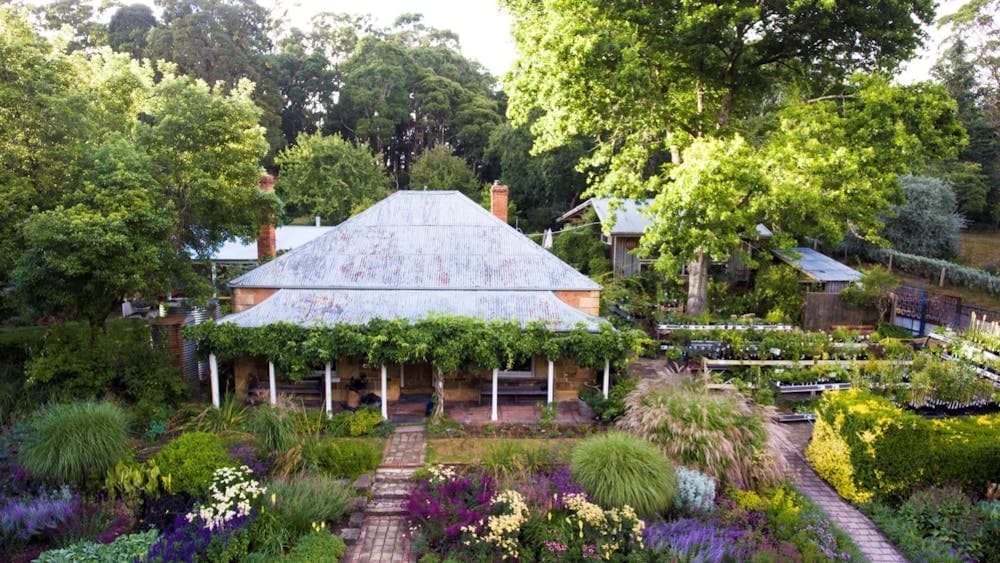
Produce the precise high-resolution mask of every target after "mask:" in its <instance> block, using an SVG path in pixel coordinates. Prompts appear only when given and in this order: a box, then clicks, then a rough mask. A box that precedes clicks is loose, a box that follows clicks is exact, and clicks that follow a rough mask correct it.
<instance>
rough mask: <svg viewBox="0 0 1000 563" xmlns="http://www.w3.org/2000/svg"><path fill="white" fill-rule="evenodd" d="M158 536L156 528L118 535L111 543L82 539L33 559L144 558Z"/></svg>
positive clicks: (99, 562)
mask: <svg viewBox="0 0 1000 563" xmlns="http://www.w3.org/2000/svg"><path fill="white" fill-rule="evenodd" d="M158 537H159V532H158V531H157V530H149V531H146V532H140V533H137V534H126V535H124V536H118V538H116V539H115V541H113V542H111V543H98V542H90V541H84V542H79V543H75V544H73V545H71V546H69V547H65V548H63V549H51V550H49V551H46V552H44V553H42V554H41V555H39V556H38V559H35V561H36V562H37V563H71V562H79V561H93V562H95V563H118V562H119V561H135V560H141V559H143V558H145V556H146V553H147V552H148V551H149V548H150V547H152V546H153V544H154V543H156V540H157V539H158Z"/></svg>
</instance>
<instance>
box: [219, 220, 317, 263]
mask: <svg viewBox="0 0 1000 563" xmlns="http://www.w3.org/2000/svg"><path fill="white" fill-rule="evenodd" d="M331 229H333V227H314V226H312V225H284V226H281V227H278V228H276V229H275V230H274V231H275V234H274V238H275V242H276V243H277V247H278V252H281V251H285V252H287V251H289V250H292V249H294V248H298V247H300V246H302V245H303V244H305V243H307V242H309V241H311V240H313V239H315V238H317V237H319V236H322V235H325V234H326V233H328V232H330V230H331ZM210 259H211V260H213V261H215V262H256V261H257V241H253V242H249V243H247V242H240V241H238V240H230V241H227V242H226V243H225V244H223V245H222V246H221V247H220V248H219V250H217V251H216V252H215V253H214V254H212V256H211V257H210Z"/></svg>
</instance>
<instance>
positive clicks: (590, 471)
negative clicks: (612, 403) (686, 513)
mask: <svg viewBox="0 0 1000 563" xmlns="http://www.w3.org/2000/svg"><path fill="white" fill-rule="evenodd" d="M570 471H571V472H572V473H573V478H574V479H575V480H576V481H577V482H578V483H579V484H580V486H582V487H583V489H584V490H585V491H587V494H588V495H589V496H590V498H592V499H593V500H594V502H596V503H597V504H599V505H601V506H606V507H613V508H621V507H624V506H631V507H632V508H634V509H635V511H636V513H637V514H639V515H640V516H653V515H656V514H661V513H663V512H665V511H666V510H667V509H668V508H670V506H671V505H672V503H673V500H674V491H675V488H676V484H677V482H676V477H675V475H674V468H673V464H672V463H670V460H668V459H667V458H666V456H664V455H663V452H661V451H660V450H659V449H658V448H657V447H656V446H654V445H653V444H651V443H649V442H647V441H646V440H644V439H642V438H638V437H636V436H631V435H629V434H624V433H621V432H609V433H607V434H599V435H596V436H592V437H590V438H587V439H585V440H583V441H581V442H580V443H579V444H577V445H576V447H575V448H573V452H572V454H571V457H570Z"/></svg>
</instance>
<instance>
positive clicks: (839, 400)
mask: <svg viewBox="0 0 1000 563" xmlns="http://www.w3.org/2000/svg"><path fill="white" fill-rule="evenodd" d="M998 438H1000V415H997V414H993V415H986V416H979V417H973V418H954V419H939V420H928V419H924V418H922V417H920V416H918V415H916V414H914V413H911V412H908V411H904V410H902V409H900V408H897V407H896V406H894V405H893V404H892V403H891V402H889V401H888V400H887V399H884V398H881V397H877V396H875V395H872V394H871V393H868V392H866V391H859V390H850V391H845V392H840V393H827V394H826V395H825V396H824V398H823V400H822V401H821V403H820V405H819V407H818V410H817V420H816V427H815V430H814V432H813V439H812V442H811V443H810V444H809V447H808V448H807V449H806V457H807V458H808V459H809V461H810V463H812V465H813V467H814V468H815V469H816V472H817V473H819V475H820V476H821V477H823V478H824V479H826V480H827V481H828V482H829V483H830V484H831V485H832V486H833V487H834V488H835V489H836V490H837V492H838V493H840V495H841V496H842V497H844V498H846V499H847V500H850V501H852V502H858V503H864V502H869V501H871V500H874V499H883V500H888V501H900V500H903V499H904V498H906V497H907V496H908V495H909V494H910V492H911V491H912V490H913V489H914V488H916V487H922V486H927V485H940V484H944V483H957V484H959V485H961V486H962V487H963V488H964V489H965V490H966V491H967V492H968V493H970V494H975V495H981V494H983V493H984V492H985V491H986V486H987V484H988V483H991V482H1000V439H998Z"/></svg>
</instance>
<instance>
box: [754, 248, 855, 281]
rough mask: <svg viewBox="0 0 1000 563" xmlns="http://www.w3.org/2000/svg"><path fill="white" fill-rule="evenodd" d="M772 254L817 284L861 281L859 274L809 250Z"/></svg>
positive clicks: (821, 254)
mask: <svg viewBox="0 0 1000 563" xmlns="http://www.w3.org/2000/svg"><path fill="white" fill-rule="evenodd" d="M774 254H775V255H776V256H777V257H778V258H781V259H782V260H783V261H785V262H787V263H788V264H790V265H791V266H793V267H794V268H796V269H797V270H799V271H800V272H802V273H804V274H805V275H807V276H809V277H810V278H812V279H814V280H816V281H819V282H850V281H857V280H859V279H861V272H859V271H857V270H855V269H854V268H850V267H848V266H845V265H844V264H841V263H840V262H837V261H836V260H834V259H833V258H830V257H829V256H827V255H826V254H823V253H822V252H816V251H815V250H813V249H811V248H805V247H796V248H792V249H790V250H788V251H781V250H775V251H774ZM796 256H798V257H796Z"/></svg>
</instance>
